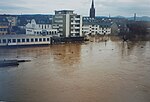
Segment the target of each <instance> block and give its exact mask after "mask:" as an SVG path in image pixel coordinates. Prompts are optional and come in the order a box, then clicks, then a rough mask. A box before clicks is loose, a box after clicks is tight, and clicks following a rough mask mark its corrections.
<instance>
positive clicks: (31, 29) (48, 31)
mask: <svg viewBox="0 0 150 102" xmlns="http://www.w3.org/2000/svg"><path fill="white" fill-rule="evenodd" d="M26 34H30V35H52V36H59V35H58V32H57V29H53V28H52V25H51V24H49V23H48V24H45V23H44V24H43V23H37V22H36V21H35V20H34V19H32V20H31V22H30V23H28V24H27V25H26Z"/></svg>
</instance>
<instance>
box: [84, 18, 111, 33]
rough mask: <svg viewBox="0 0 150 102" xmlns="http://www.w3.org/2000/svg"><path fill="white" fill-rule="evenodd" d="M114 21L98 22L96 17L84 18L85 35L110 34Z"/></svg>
mask: <svg viewBox="0 0 150 102" xmlns="http://www.w3.org/2000/svg"><path fill="white" fill-rule="evenodd" d="M111 25H112V23H108V22H97V21H96V19H94V18H83V27H82V33H83V34H84V35H109V34H111Z"/></svg>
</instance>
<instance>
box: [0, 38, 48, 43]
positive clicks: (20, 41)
mask: <svg viewBox="0 0 150 102" xmlns="http://www.w3.org/2000/svg"><path fill="white" fill-rule="evenodd" d="M47 41H50V38H30V39H29V38H26V39H24V38H23V39H0V43H24V42H47Z"/></svg>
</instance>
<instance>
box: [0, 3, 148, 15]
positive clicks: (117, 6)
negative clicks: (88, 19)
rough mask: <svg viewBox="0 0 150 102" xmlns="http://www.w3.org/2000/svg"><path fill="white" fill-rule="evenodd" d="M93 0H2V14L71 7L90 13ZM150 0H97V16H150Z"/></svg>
mask: <svg viewBox="0 0 150 102" xmlns="http://www.w3.org/2000/svg"><path fill="white" fill-rule="evenodd" d="M91 1H92V0H0V14H3V13H5V14H7V13H11V14H32V13H34V14H35V13H36V14H54V10H61V9H71V10H75V12H76V13H79V14H81V15H84V16H86V15H89V9H90V6H91ZM149 5H150V0H95V8H96V15H97V16H108V15H109V14H110V15H111V16H118V15H121V16H133V14H134V13H137V15H138V16H150V6H149Z"/></svg>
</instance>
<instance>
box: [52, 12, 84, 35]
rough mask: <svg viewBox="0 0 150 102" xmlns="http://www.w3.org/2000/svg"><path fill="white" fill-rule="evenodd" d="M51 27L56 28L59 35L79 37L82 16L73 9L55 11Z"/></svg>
mask: <svg viewBox="0 0 150 102" xmlns="http://www.w3.org/2000/svg"><path fill="white" fill-rule="evenodd" d="M53 28H57V29H58V33H59V34H60V36H61V37H81V36H82V16H81V15H78V14H75V13H74V12H73V10H61V11H55V15H54V17H53Z"/></svg>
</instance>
